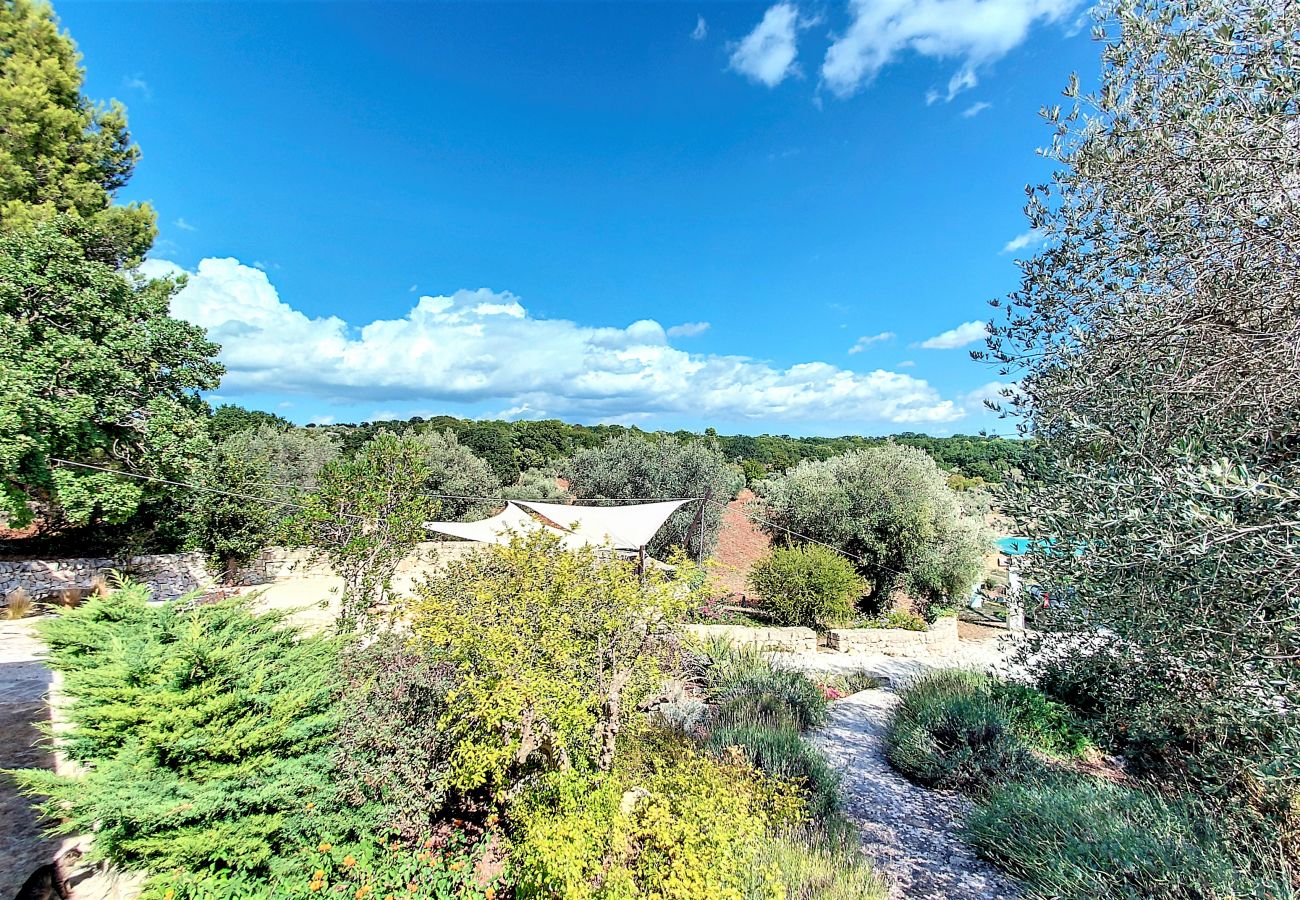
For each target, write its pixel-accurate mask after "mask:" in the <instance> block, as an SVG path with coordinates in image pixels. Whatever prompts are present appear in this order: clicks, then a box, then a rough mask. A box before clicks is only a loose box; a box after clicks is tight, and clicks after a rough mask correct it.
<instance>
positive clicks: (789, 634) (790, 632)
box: [682, 625, 817, 653]
mask: <svg viewBox="0 0 1300 900" xmlns="http://www.w3.org/2000/svg"><path fill="white" fill-rule="evenodd" d="M682 630H683V631H685V632H686V633H687V634H689V635H691V636H693V637H695V638H698V639H699V640H701V641H711V640H721V641H726V642H727V643H728V644H731V645H732V646H733V647H755V648H757V649H759V650H784V651H788V652H792V653H804V652H816V650H817V632H815V631H813V630H812V629H811V628H753V627H750V626H747V625H683V626H682Z"/></svg>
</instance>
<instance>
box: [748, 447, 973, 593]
mask: <svg viewBox="0 0 1300 900" xmlns="http://www.w3.org/2000/svg"><path fill="white" fill-rule="evenodd" d="M755 492H756V494H757V495H758V505H759V511H760V513H761V515H762V517H763V519H764V520H765V522H766V524H765V525H764V528H765V529H766V530H767V531H768V533H769V534H771V535H772V537H773V538H774V539H776V540H778V541H781V542H783V543H791V544H797V543H799V542H801V541H802V540H803V538H804V537H807V538H811V539H812V540H814V541H820V542H822V543H824V544H829V545H830V546H832V547H834V548H836V549H837V550H840V551H841V552H843V553H846V554H848V555H849V556H851V557H854V558H855V559H857V560H858V568H859V570H860V571H861V573H862V575H863V576H864V577H865V578H866V579H867V580H868V581H869V582H870V592H869V595H868V598H869V601H870V605H872V606H875V607H879V606H881V605H883V604H884V603H885V601H886V600H887V598H888V597H889V595H890V593H891V592H892V591H894V590H895V589H900V590H904V591H906V592H907V593H909V594H911V595H912V596H913V597H916V598H918V599H920V600H922V601H923V602H924V603H926V604H927V605H928V604H933V603H941V602H944V601H951V600H955V599H958V598H960V597H962V596H964V595H966V594H968V593H969V592H970V590H971V588H972V587H973V586H974V585H975V583H976V582H977V581H978V580H979V579H980V577H981V576H982V574H983V571H984V558H985V555H986V554H987V553H988V552H989V551H990V549H991V544H992V537H991V535H990V534H989V532H988V530H987V529H986V528H985V527H984V524H983V522H981V521H980V520H979V519H978V518H975V517H974V516H970V515H968V514H966V512H965V511H964V510H963V508H962V505H961V503H960V501H959V500H958V498H957V496H956V494H955V492H954V491H953V490H952V489H951V488H949V487H948V475H947V473H945V472H944V471H943V470H941V469H940V468H939V467H938V466H937V465H935V462H934V460H933V459H932V458H931V457H930V455H929V454H927V453H926V452H925V451H923V450H917V449H915V448H913V447H905V446H902V445H900V444H892V443H891V444H883V445H881V446H879V447H870V448H868V449H865V450H857V451H854V452H851V453H846V454H844V455H843V456H836V457H833V458H831V459H827V460H817V461H812V460H809V461H806V462H802V463H800V464H799V465H797V466H795V467H794V468H792V469H790V470H789V471H788V472H786V473H785V474H784V475H781V476H779V477H776V478H769V479H766V480H764V481H760V482H758V484H757V485H755Z"/></svg>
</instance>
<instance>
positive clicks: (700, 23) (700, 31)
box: [691, 16, 709, 41]
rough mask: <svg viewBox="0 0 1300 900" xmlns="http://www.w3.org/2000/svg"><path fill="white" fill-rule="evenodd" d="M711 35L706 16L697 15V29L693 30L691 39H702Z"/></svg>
mask: <svg viewBox="0 0 1300 900" xmlns="http://www.w3.org/2000/svg"><path fill="white" fill-rule="evenodd" d="M708 36H709V23H708V22H705V21H704V16H697V17H696V19H695V30H694V31H692V32H691V40H693V41H702V40H704V39H705V38H706V37H708Z"/></svg>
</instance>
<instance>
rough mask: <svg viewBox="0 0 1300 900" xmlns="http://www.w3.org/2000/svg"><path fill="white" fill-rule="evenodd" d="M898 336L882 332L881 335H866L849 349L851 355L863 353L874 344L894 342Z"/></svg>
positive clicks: (890, 332) (889, 332)
mask: <svg viewBox="0 0 1300 900" xmlns="http://www.w3.org/2000/svg"><path fill="white" fill-rule="evenodd" d="M895 337H896V335H895V334H894V333H893V332H892V331H882V332H880V334H864V335H863V336H862V337H860V338H858V341H857V343H856V344H854V345H853V346H852V347H850V348H849V354H850V355H852V354H854V353H861V352H862V351H863V350H866V349H867V348H868V347H870V346H871V345H872V344H878V343H880V342H881V341H892V340H893V339H894V338H895Z"/></svg>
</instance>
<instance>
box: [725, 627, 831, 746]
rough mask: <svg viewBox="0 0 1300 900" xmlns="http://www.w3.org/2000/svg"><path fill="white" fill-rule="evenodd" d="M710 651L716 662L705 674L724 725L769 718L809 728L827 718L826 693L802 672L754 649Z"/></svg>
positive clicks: (797, 727) (801, 728)
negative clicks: (776, 661) (775, 663)
mask: <svg viewBox="0 0 1300 900" xmlns="http://www.w3.org/2000/svg"><path fill="white" fill-rule="evenodd" d="M706 652H707V654H708V656H709V659H710V661H711V663H710V665H708V667H707V669H706V670H705V674H704V678H705V682H706V691H707V693H708V696H709V699H710V700H711V701H712V702H713V703H714V704H716V705H717V707H718V709H719V711H720V716H721V719H720V721H721V722H723V723H724V724H725V723H728V722H730V723H735V724H747V723H748V722H750V721H753V720H754V719H755V718H759V719H762V718H766V719H769V720H770V721H771V722H772V724H774V725H775V724H785V723H788V724H789V725H790V726H792V727H793V728H794V729H795V730H797V731H804V730H806V729H808V728H815V727H817V726H819V725H822V724H824V723H825V722H826V715H827V701H826V696H825V695H824V694H823V693H822V691H821V689H820V688H819V687H818V686H817V684H816V683H815V682H813V681H812V679H810V678H808V677H807V676H806V675H804V674H803V673H802V672H795V671H792V670H788V669H781V668H778V667H776V666H774V665H773V664H772V662H771V661H770V660H769V659H768V658H767V657H766V656H764V655H763V653H762V652H760V651H758V650H755V649H752V648H737V647H730V646H727V645H725V644H721V643H718V644H714V645H711V646H709V647H708V648H707V649H706Z"/></svg>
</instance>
